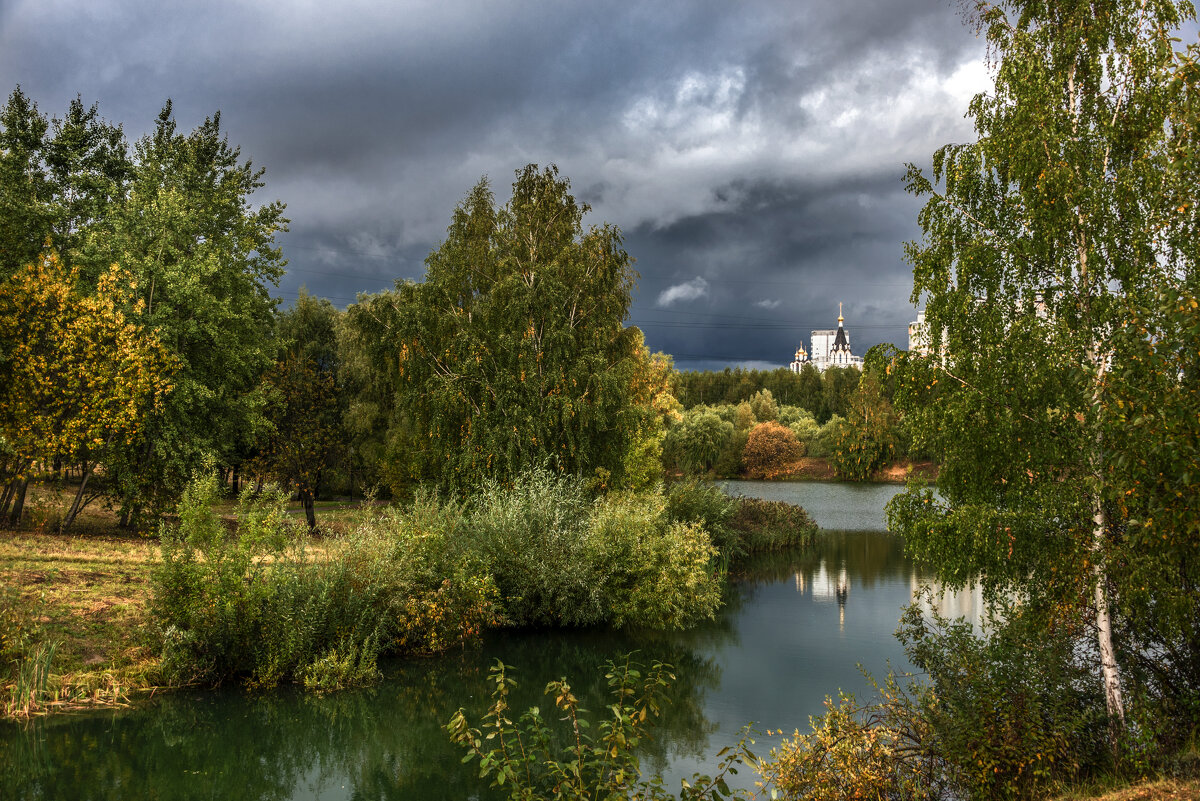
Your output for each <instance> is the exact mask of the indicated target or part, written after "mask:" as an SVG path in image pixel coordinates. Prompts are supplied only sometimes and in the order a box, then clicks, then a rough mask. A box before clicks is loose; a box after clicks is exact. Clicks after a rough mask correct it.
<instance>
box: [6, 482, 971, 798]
mask: <svg viewBox="0 0 1200 801" xmlns="http://www.w3.org/2000/svg"><path fill="white" fill-rule="evenodd" d="M726 489H727V491H729V492H732V493H740V494H743V495H747V496H755V497H765V498H770V499H779V500H787V501H789V502H792V503H799V504H801V505H803V506H804V507H805V508H807V509H808V510H809V511H810V513H811V514H812V515H813V517H814V518H815V519H816V520H817V522H818V524H819V525H821V527H822V528H824V529H826V530H827V536H826V537H824V538H823V543H822V545H821V547H819V548H817V549H814V550H812V551H808V552H804V553H789V554H783V555H779V554H776V555H770V556H768V557H765V558H762V559H758V560H756V561H755V562H753V563H752V564H751V565H750V566H749V569H748V570H747V576H746V578H744V579H742V580H740V581H738V582H737V583H736V584H735V585H734V586H733V587H732V588H731V589H730V592H729V598H728V603H727V605H726V606H725V608H724V610H723V611H722V613H721V614H720V615H719V616H718V619H717V620H715V621H713V622H711V623H709V624H707V625H704V626H702V627H700V628H698V629H694V630H692V631H688V632H684V633H671V634H663V633H655V632H649V633H647V632H609V631H598V630H590V631H576V632H566V633H564V632H520V633H514V632H498V633H493V634H492V635H490V636H488V637H487V638H486V639H485V641H484V643H483V644H482V646H480V647H478V648H474V649H469V650H467V651H464V652H458V653H453V654H450V655H447V656H444V657H439V658H436V659H429V660H421V661H415V662H413V661H405V662H394V663H391V664H386V665H384V666H383V668H384V672H385V676H386V678H385V680H384V681H383V682H381V683H380V684H377V685H375V686H373V687H371V688H368V689H365V690H361V691H354V692H344V693H339V694H335V695H331V696H327V697H314V696H306V695H304V694H301V693H295V692H289V691H280V692H272V693H266V694H252V693H248V692H245V691H243V690H238V689H232V690H222V691H217V692H200V691H196V692H180V693H173V694H169V695H164V696H160V697H157V698H153V699H150V700H147V701H144V702H139V703H138V704H137V705H136V706H135V707H134V708H132V709H126V710H119V711H115V712H113V711H108V712H101V713H89V714H80V715H70V716H58V717H50V718H47V719H42V720H35V721H34V722H32V723H31V724H29V725H27V726H17V725H15V724H6V725H4V726H3V727H0V788H2V792H0V796H3V798H5V799H10V798H12V799H61V798H75V799H130V800H131V801H132V800H134V799H160V798H168V799H397V800H399V799H404V800H406V801H407V800H409V799H412V800H413V801H415V800H416V799H439V798H444V799H463V798H471V797H479V798H490V797H492V796H491V794H489V793H488V792H487V791H486V788H485V787H483V786H481V784H480V783H479V782H478V781H477V780H475V779H474V773H473V771H472V769H471V767H470V766H465V765H462V764H460V759H461V757H462V753H463V752H461V751H458V750H456V748H455V747H454V746H452V745H450V743H449V742H448V740H447V737H446V734H445V732H443V731H442V730H441V729H440V726H441V725H442V724H444V723H445V722H446V721H447V720H448V719H449V718H450V716H451V715H452V714H453V713H454V711H455V710H456V709H457V708H459V707H460V706H461V707H464V708H465V709H466V711H467V714H468V717H469V718H470V719H471V720H472V722H473V723H476V722H477V721H478V720H479V718H480V716H481V714H482V713H483V711H484V710H485V709H486V707H487V702H488V697H487V694H488V687H487V685H486V678H487V672H488V668H489V666H490V665H492V664H493V663H494V662H495V660H497V659H500V660H502V661H503V662H505V663H506V664H508V665H511V666H512V667H513V672H512V676H513V677H514V678H515V679H517V681H518V682H519V684H518V688H517V691H516V693H515V697H514V699H513V702H514V706H517V707H518V708H521V709H523V708H525V707H526V706H529V705H533V704H540V705H541V706H542V708H543V709H546V708H547V707H548V706H549V704H548V701H547V699H544V698H543V697H540V693H541V689H542V688H543V687H544V686H545V684H546V682H547V681H550V680H552V679H557V678H560V677H562V676H567V677H568V678H569V679H570V681H571V682H572V685H573V687H574V689H575V693H576V695H577V696H578V697H579V698H580V700H581V705H582V706H583V707H585V708H587V709H591V710H600V709H602V708H603V707H604V705H605V704H606V703H607V702H608V701H607V697H606V696H605V693H604V689H605V686H604V679H603V669H602V666H603V664H604V662H605V661H606V660H607V659H612V658H615V657H618V656H619V655H621V654H624V653H627V652H630V651H636V652H637V654H636V657H635V658H636V659H637V660H639V661H641V662H643V663H645V662H650V661H652V660H662V661H666V662H670V663H671V664H673V665H675V668H676V670H675V672H676V675H677V682H676V683H675V685H674V686H673V688H672V690H671V698H672V703H671V704H670V706H669V708H668V709H667V711H666V713H665V715H664V717H663V719H662V722H661V726H660V728H659V729H658V730H657V731H656V734H655V738H654V741H653V743H652V744H651V745H650V747H649V748H648V750H647V752H646V754H645V756H644V757H643V767H644V768H650V769H652V770H656V771H661V772H662V773H664V775H665V776H666V777H667V779H668V781H667V786H668V787H669V788H672V789H677V788H678V786H679V778H680V777H684V776H690V775H691V774H692V773H693V772H694V771H697V770H701V771H705V772H710V771H711V769H712V765H713V764H714V763H715V760H714V759H713V755H714V754H715V753H716V752H717V751H719V750H720V749H721V748H722V747H724V746H726V745H731V744H733V743H735V742H736V741H737V739H738V735H739V731H740V729H741V728H742V726H743V725H745V724H746V723H749V722H751V721H754V722H755V723H756V725H757V726H758V727H759V728H776V729H778V728H783V729H785V730H787V731H789V732H790V731H791V730H793V729H795V728H801V729H802V730H804V729H806V728H807V725H808V717H809V716H810V715H816V714H820V712H821V711H822V703H823V700H824V698H825V696H826V695H830V694H835V693H836V692H837V691H838V689H839V688H841V689H845V690H848V691H854V692H858V693H860V694H864V693H866V692H867V689H868V685H867V683H866V680H865V679H864V678H863V676H862V674H861V673H860V671H859V669H858V667H857V666H858V665H859V664H861V665H862V666H863V667H864V668H865V669H867V670H869V671H870V672H872V673H873V674H874V675H876V676H880V677H882V675H883V674H884V673H885V672H886V670H887V665H888V663H889V662H890V663H891V664H892V665H893V666H895V667H897V668H900V669H903V668H904V667H906V666H907V663H906V661H905V658H904V653H903V650H902V649H901V648H900V646H899V644H898V643H897V642H896V640H895V638H894V637H893V636H892V633H893V631H894V630H895V628H896V623H897V620H898V618H899V615H900V608H901V606H903V605H904V604H907V603H908V602H909V601H910V600H911V598H912V594H913V591H914V588H915V587H916V585H917V583H918V582H919V580H920V578H921V577H920V575H919V573H918V572H917V571H916V570H915V569H914V568H913V566H912V565H911V563H910V562H909V561H908V560H907V559H906V558H905V557H904V554H903V550H902V546H901V543H900V541H899V539H898V538H896V537H894V536H892V535H890V534H888V533H887V532H886V530H885V529H884V523H883V507H884V504H886V502H887V501H888V499H890V498H891V497H892V495H894V494H895V493H896V492H898V491H900V490H901V488H900V487H897V486H886V485H871V486H855V485H848V484H833V483H828V484H826V483H762V482H729V483H728V484H727V485H726ZM975 600H976V599H974V598H973V597H971V596H970V595H965V596H963V597H955V598H947V599H945V601H944V603H943V604H942V606H943V609H942V611H943V612H950V613H953V614H962V613H964V612H966V613H970V612H973V611H974V610H973V609H972V608H971V606H972V604H973V603H974V601H975ZM764 739H766V740H767V742H768V745H767V747H766V748H756V752H757V753H760V755H761V753H762V752H763V751H766V750H768V748H769V743H770V742H773V738H764ZM759 743H760V746H761V745H762V744H763V739H760V741H759ZM739 778H740V779H742V780H743V783H749V782H751V781H752V779H753V777H751V776H741V777H739Z"/></svg>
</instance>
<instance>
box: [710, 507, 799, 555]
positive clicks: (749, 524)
mask: <svg viewBox="0 0 1200 801" xmlns="http://www.w3.org/2000/svg"><path fill="white" fill-rule="evenodd" d="M728 525H729V528H730V529H731V530H732V531H733V532H735V534H736V536H737V544H738V548H737V550H738V554H739V555H742V554H751V553H761V552H762V551H775V550H779V549H781V548H795V547H800V546H807V545H811V544H812V541H813V537H814V536H815V535H816V533H817V524H816V522H814V521H813V519H812V518H811V517H809V516H808V512H806V511H805V510H804V508H803V507H800V506H796V505H794V504H790V503H784V502H783V501H764V500H761V499H759V498H738V499H737V506H736V509H735V511H734V513H733V515H732V516H731V517H730V519H729V523H728Z"/></svg>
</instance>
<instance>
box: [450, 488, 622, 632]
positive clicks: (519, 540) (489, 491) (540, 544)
mask: <svg viewBox="0 0 1200 801" xmlns="http://www.w3.org/2000/svg"><path fill="white" fill-rule="evenodd" d="M590 507H591V503H590V500H589V499H588V498H587V497H586V496H585V493H584V488H583V483H582V481H580V480H578V479H572V478H569V477H566V476H557V475H554V474H552V473H550V472H549V471H548V470H544V469H540V470H534V471H531V472H527V473H524V474H522V475H520V476H518V477H517V478H516V479H515V481H514V482H513V484H512V485H511V486H502V485H500V484H497V483H495V482H489V483H487V484H485V485H484V488H483V490H482V492H481V493H480V494H479V496H478V497H477V498H476V500H475V502H474V504H473V505H472V510H471V512H470V514H469V515H468V518H467V521H466V523H465V525H466V526H467V527H468V528H469V529H470V538H471V541H472V542H473V544H474V547H476V548H478V549H479V551H480V553H481V554H482V557H483V560H484V561H485V563H486V564H487V566H488V569H489V571H490V572H491V575H492V577H493V578H494V580H495V582H496V587H497V588H498V589H499V591H500V597H501V599H502V602H503V604H504V612H505V615H506V616H507V618H508V621H509V622H510V623H512V624H514V625H521V626H524V625H541V626H562V625H566V626H587V625H593V624H596V623H600V622H602V621H603V620H604V617H605V615H604V604H603V600H602V595H601V592H602V588H601V587H600V586H599V582H598V580H597V578H598V577H597V575H596V572H595V565H594V564H593V563H592V562H591V561H589V560H587V559H582V558H580V557H581V556H582V546H583V542H584V539H585V537H586V535H587V527H588V515H589V512H590Z"/></svg>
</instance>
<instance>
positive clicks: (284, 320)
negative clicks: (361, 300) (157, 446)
mask: <svg viewBox="0 0 1200 801" xmlns="http://www.w3.org/2000/svg"><path fill="white" fill-rule="evenodd" d="M336 325H337V310H336V309H334V308H333V304H331V303H330V302H329V301H327V300H318V299H316V298H313V297H312V296H311V295H309V294H308V293H307V292H305V291H304V290H303V289H302V290H301V291H300V297H299V298H298V299H297V301H296V305H295V306H294V307H292V308H291V309H289V310H288V311H287V312H285V313H284V314H283V315H282V316H281V317H280V320H279V341H280V343H281V345H282V348H283V353H282V355H281V357H280V359H279V360H278V361H277V362H276V363H275V365H274V366H273V367H272V368H271V369H270V370H268V371H267V374H266V375H265V376H264V378H263V381H264V384H265V386H266V390H267V393H266V394H267V398H268V405H267V412H266V417H267V419H268V421H269V422H270V424H271V428H272V430H271V432H270V433H269V434H268V435H267V436H266V437H265V441H264V443H263V445H262V450H261V452H260V454H259V455H258V457H257V458H256V459H255V462H256V466H257V467H259V469H261V470H262V471H264V472H265V473H266V474H267V475H269V476H271V477H273V478H274V479H275V480H276V481H278V482H280V483H281V484H284V485H287V486H295V487H296V488H297V490H298V491H299V493H300V498H301V500H302V501H303V503H304V512H305V515H306V517H307V520H308V526H309V528H310V529H315V528H316V515H315V512H314V508H313V502H314V500H315V498H316V496H317V494H318V493H319V491H320V487H321V481H322V478H323V476H324V475H325V474H326V473H327V471H328V470H329V469H330V468H331V467H332V465H333V464H334V463H335V461H336V460H337V458H338V457H339V456H340V455H341V453H342V450H343V448H342V440H343V432H342V427H341V424H342V419H343V410H342V402H341V401H342V397H341V393H340V392H339V391H338V389H339V388H338V384H337V373H338V363H337V340H336V334H335V329H336Z"/></svg>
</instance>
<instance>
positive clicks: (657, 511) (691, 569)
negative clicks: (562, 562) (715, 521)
mask: <svg viewBox="0 0 1200 801" xmlns="http://www.w3.org/2000/svg"><path fill="white" fill-rule="evenodd" d="M664 506H665V504H664V499H663V498H662V496H661V495H649V494H632V493H627V494H623V495H614V496H609V497H607V498H603V499H601V500H599V501H597V502H596V506H595V508H594V510H593V513H592V519H591V524H590V527H589V532H588V533H589V538H588V539H589V543H588V544H589V547H588V549H587V550H588V555H587V558H588V560H589V561H591V562H592V563H593V564H594V565H595V572H596V575H597V577H598V579H599V580H600V584H601V587H602V588H603V593H604V595H603V599H604V605H605V611H606V615H607V616H608V618H609V619H610V620H611V622H612V623H613V624H614V625H616V626H630V625H637V626H649V627H653V628H672V629H679V628H684V627H686V626H688V625H690V624H692V623H695V622H697V621H699V620H705V619H710V618H712V617H713V615H714V614H715V613H716V610H717V608H718V607H719V606H720V602H721V580H720V577H719V575H718V574H717V572H716V570H715V569H714V562H715V557H716V555H717V550H716V549H715V548H714V547H713V544H712V539H711V538H710V536H709V534H708V532H707V531H706V530H705V528H704V526H703V525H702V524H700V523H695V522H693V523H680V522H672V521H670V520H669V519H668V518H667V516H666V514H665V509H664Z"/></svg>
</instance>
